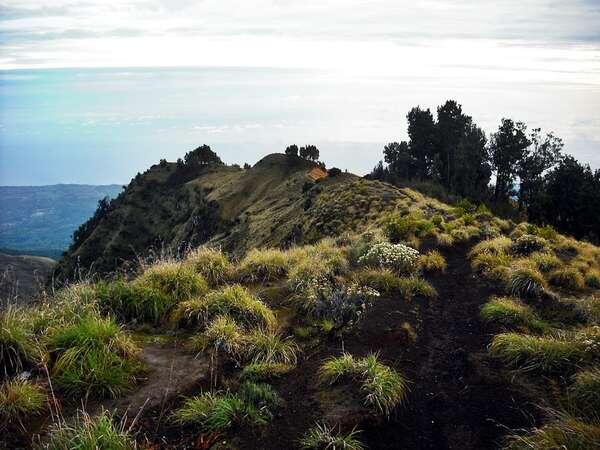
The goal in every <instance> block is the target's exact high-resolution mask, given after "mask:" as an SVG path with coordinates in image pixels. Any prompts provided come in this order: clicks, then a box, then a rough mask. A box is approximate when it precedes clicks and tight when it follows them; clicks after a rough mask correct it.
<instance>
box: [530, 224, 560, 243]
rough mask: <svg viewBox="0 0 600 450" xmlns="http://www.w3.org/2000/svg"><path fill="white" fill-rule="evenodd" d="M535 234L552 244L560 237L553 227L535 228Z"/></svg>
mask: <svg viewBox="0 0 600 450" xmlns="http://www.w3.org/2000/svg"><path fill="white" fill-rule="evenodd" d="M534 234H535V235H537V236H539V237H541V238H544V239H546V240H547V241H550V242H553V241H556V240H557V239H558V236H559V235H558V232H557V231H556V230H555V229H554V228H553V227H552V225H544V226H543V227H535V230H534Z"/></svg>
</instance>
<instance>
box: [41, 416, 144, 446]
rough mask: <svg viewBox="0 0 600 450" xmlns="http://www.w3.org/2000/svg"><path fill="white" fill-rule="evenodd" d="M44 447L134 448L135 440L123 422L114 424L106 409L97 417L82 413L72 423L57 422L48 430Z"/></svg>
mask: <svg viewBox="0 0 600 450" xmlns="http://www.w3.org/2000/svg"><path fill="white" fill-rule="evenodd" d="M45 448H48V449H51V450H73V449H77V450H134V449H135V448H136V444H135V441H134V440H133V438H132V437H131V436H130V435H129V433H128V431H126V430H125V424H124V422H123V423H121V425H120V426H116V425H115V423H114V421H113V418H112V417H111V415H110V414H108V413H107V412H106V411H104V412H102V414H100V415H99V416H97V417H90V416H89V415H88V414H86V413H83V415H82V416H78V417H77V419H76V421H75V422H74V423H72V424H67V423H65V422H59V424H58V425H56V426H54V427H53V428H51V430H50V434H49V439H48V443H47V444H46V445H45Z"/></svg>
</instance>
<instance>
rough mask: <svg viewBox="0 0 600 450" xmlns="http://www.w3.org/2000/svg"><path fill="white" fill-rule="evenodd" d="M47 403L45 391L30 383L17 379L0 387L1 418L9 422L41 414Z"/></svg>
mask: <svg viewBox="0 0 600 450" xmlns="http://www.w3.org/2000/svg"><path fill="white" fill-rule="evenodd" d="M47 402H48V396H47V395H46V393H45V392H44V390H43V389H42V388H41V387H39V386H37V385H35V384H33V383H31V382H29V381H26V380H19V379H15V380H12V381H6V382H4V383H2V385H0V417H1V418H3V419H4V420H6V421H8V422H15V421H18V422H21V421H22V420H23V419H26V418H28V417H29V416H32V415H36V414H40V413H41V412H42V411H43V410H44V409H46V405H47Z"/></svg>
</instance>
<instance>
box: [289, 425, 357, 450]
mask: <svg viewBox="0 0 600 450" xmlns="http://www.w3.org/2000/svg"><path fill="white" fill-rule="evenodd" d="M359 433H360V431H357V430H355V429H353V430H352V431H351V432H349V433H342V432H341V431H340V430H337V431H336V430H334V429H333V427H329V426H327V424H315V426H314V427H312V428H311V429H310V430H308V432H307V433H306V434H305V435H304V437H303V438H302V439H301V441H300V446H301V447H302V448H303V449H307V450H308V449H314V450H322V449H331V450H364V449H365V446H364V445H363V444H362V443H361V442H360V441H359V440H358V438H357V436H358V434H359Z"/></svg>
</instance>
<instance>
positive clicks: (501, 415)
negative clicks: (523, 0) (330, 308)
mask: <svg viewBox="0 0 600 450" xmlns="http://www.w3.org/2000/svg"><path fill="white" fill-rule="evenodd" d="M467 251H468V248H467V246H464V247H462V248H453V249H452V250H451V252H449V253H448V254H446V255H445V256H446V258H447V262H448V268H447V270H446V272H445V273H443V274H438V275H433V276H429V277H427V278H428V279H429V280H430V282H431V283H432V284H433V285H434V286H435V288H436V289H437V291H438V293H439V298H437V299H435V300H430V301H426V300H423V299H415V300H413V301H412V302H407V301H405V300H402V299H385V298H381V299H379V300H377V302H376V303H375V304H374V305H373V307H372V308H371V309H370V310H369V312H368V313H367V316H366V318H365V319H364V320H363V322H361V323H360V325H359V326H358V329H357V330H355V332H353V333H352V334H351V336H347V337H346V338H345V339H344V341H343V342H342V341H338V342H332V343H330V345H328V347H327V348H326V349H325V350H322V351H319V352H315V353H312V354H311V353H310V352H307V353H306V354H304V355H303V358H302V361H301V362H300V364H299V365H298V367H297V369H296V370H295V371H294V372H293V373H292V374H291V375H290V376H288V377H287V378H286V379H285V380H282V381H281V382H279V383H275V384H274V386H275V387H276V388H277V389H278V390H279V392H280V394H281V395H282V397H283V398H284V399H285V400H286V402H287V405H286V406H285V408H284V411H282V413H281V414H280V415H279V416H278V417H277V418H275V420H274V421H273V423H272V426H270V427H268V429H267V430H264V431H263V432H262V433H261V432H259V431H255V432H252V431H249V430H248V431H245V432H244V433H243V434H242V435H240V438H239V439H236V440H235V443H236V444H237V445H238V446H239V448H243V449H285V450H289V449H290V448H297V447H298V444H297V442H298V439H300V438H301V436H302V434H303V433H304V432H305V431H306V430H307V429H308V428H309V427H310V426H312V425H313V424H314V422H315V421H317V420H319V421H320V420H322V419H323V418H331V419H341V418H342V417H343V416H344V415H345V416H346V417H344V418H343V419H342V420H343V423H344V424H345V425H346V427H348V428H352V426H354V425H357V428H359V429H363V430H365V432H364V433H363V434H362V439H363V441H364V442H365V443H366V444H367V445H368V447H369V448H370V449H399V448H402V449H461V450H465V449H478V450H481V449H493V448H498V447H499V443H500V442H501V440H502V437H503V435H504V434H505V433H506V430H507V427H508V428H521V427H528V426H531V425H532V423H531V417H532V416H533V415H534V411H533V407H531V408H530V409H531V410H530V411H523V410H522V408H523V407H524V405H527V404H528V398H525V397H524V394H523V393H520V392H518V391H517V390H516V389H514V388H513V387H512V385H511V383H510V381H509V378H508V377H507V374H506V372H504V371H503V370H501V368H500V367H495V366H494V363H493V361H491V360H489V358H487V356H486V347H487V345H488V343H489V335H487V334H486V330H485V329H484V328H483V324H482V323H481V322H480V320H479V309H480V306H481V305H482V304H483V303H485V302H486V301H487V300H488V298H489V296H490V295H492V294H493V293H494V290H493V289H492V288H491V287H489V286H487V285H486V284H485V283H483V282H481V281H480V280H478V279H477V277H476V276H475V275H474V274H473V273H472V271H471V268H470V265H469V259H468V257H467ZM411 330H414V332H415V333H416V336H414V335H413V333H412V331H411ZM342 346H343V348H344V349H345V350H346V351H348V352H350V353H352V354H354V355H355V356H363V355H366V354H368V353H369V352H379V353H380V356H381V358H382V359H383V360H384V361H386V362H387V363H388V364H390V365H392V366H393V367H395V368H396V369H398V370H400V371H402V372H403V373H404V374H405V376H406V377H407V378H408V379H409V380H410V381H411V393H410V396H409V400H408V402H407V404H406V406H404V407H401V408H399V410H398V411H397V412H396V413H395V414H394V415H393V416H392V417H390V419H389V420H384V419H381V418H375V417H369V416H368V415H365V414H364V412H365V410H364V409H362V413H360V414H359V411H360V410H361V408H358V410H357V407H356V406H357V404H356V403H355V404H348V402H347V401H346V402H344V398H347V397H348V392H344V393H343V394H342V393H340V390H339V388H338V389H337V390H336V389H334V390H333V391H332V388H330V387H324V386H319V384H318V380H317V375H316V374H317V371H318V368H319V366H320V364H321V362H322V361H323V359H325V358H326V357H328V356H331V355H336V354H339V353H340V352H341V350H342ZM338 394H339V395H338ZM252 433H253V434H252Z"/></svg>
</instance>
